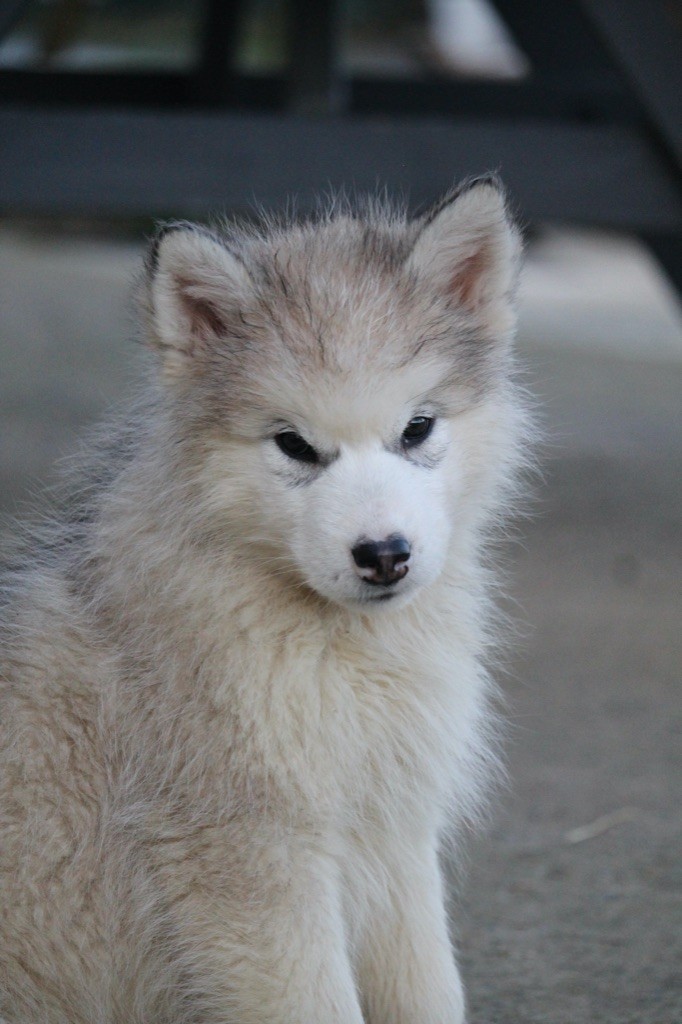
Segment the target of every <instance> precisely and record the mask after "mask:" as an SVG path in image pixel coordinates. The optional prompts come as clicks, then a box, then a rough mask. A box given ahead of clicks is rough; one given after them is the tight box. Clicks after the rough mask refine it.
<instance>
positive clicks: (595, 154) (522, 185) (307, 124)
mask: <svg viewBox="0 0 682 1024" xmlns="http://www.w3.org/2000/svg"><path fill="white" fill-rule="evenodd" d="M496 5H497V7H498V9H499V11H500V13H501V14H502V16H503V17H504V18H505V20H506V21H507V23H508V24H509V26H510V28H511V30H512V31H513V32H514V34H515V36H516V38H517V39H518V41H519V44H520V46H521V47H522V49H523V50H524V51H525V52H526V53H527V55H528V57H529V59H530V61H531V64H532V67H533V74H532V76H531V77H530V78H529V79H528V80H527V81H523V82H518V83H517V82H511V83H494V82H473V81H457V80H453V79H449V78H445V77H438V76H435V75H431V76H427V77H424V78H423V79H421V80H419V81H404V80H389V79H370V78H367V77H364V78H363V77H359V78H358V77H356V78H352V79H346V78H344V77H342V76H341V75H340V74H339V70H338V65H337V60H336V50H337V43H338V35H339V33H338V27H339V26H338V19H339V6H338V3H337V2H334V0H290V4H289V10H290V35H291V39H290V43H291V45H290V53H291V66H290V71H289V73H288V75H286V76H283V77H279V78H278V77H265V78H259V77H256V76H251V77H249V76H244V75H238V74H235V73H234V71H233V70H232V69H233V63H234V62H233V59H232V57H233V54H232V52H231V48H232V47H233V46H234V41H235V39H236V38H237V28H238V24H239V18H240V16H241V8H242V5H241V4H240V3H238V2H233V3H229V2H226V0H211V2H209V3H207V5H206V11H205V18H204V23H203V26H204V30H203V37H202V42H201V47H200V49H201V55H200V60H199V63H198V67H197V69H196V70H195V71H194V72H193V73H187V74H182V73H174V72H173V73H171V72H168V73H153V74H124V73H85V72H69V73H67V72H59V73H56V72H44V71H35V72H34V71H9V70H7V71H2V72H0V165H1V166H0V210H3V211H5V212H11V211H23V212H36V213H37V212H39V213H41V214H50V213H61V214H63V213H88V214H92V213H100V214H104V215H110V214H133V215H140V214H146V215H168V214H173V213H182V214H185V215H193V216H202V215H205V214H206V213H208V212H209V211H210V210H214V209H216V208H226V207H228V208H231V209H234V208H238V207H244V206H248V205H249V204H250V203H251V202H252V201H253V200H254V199H256V200H259V201H262V202H265V203H266V204H270V203H279V202H280V201H281V200H282V199H283V198H284V197H285V196H286V195H287V194H290V193H291V192H296V193H299V194H302V195H303V197H304V199H303V205H305V197H306V195H308V194H310V193H312V192H314V191H317V190H319V189H320V188H321V187H322V188H324V187H325V186H327V185H337V186H339V185H346V186H351V187H357V188H359V189H365V188H370V189H371V188H374V187H375V186H376V184H377V183H381V184H386V185H387V186H388V187H389V188H391V189H398V190H401V191H403V192H405V193H407V194H409V197H410V199H411V200H413V201H415V202H422V201H424V200H428V199H429V198H432V197H433V196H434V195H436V194H437V193H438V192H440V191H442V190H443V189H444V188H446V187H447V186H448V185H449V184H450V182H451V181H452V180H453V179H454V178H456V177H458V176H460V175H464V174H469V173H475V172H478V171H481V170H484V169H487V168H496V169H499V170H501V172H502V174H503V176H504V177H505V179H507V180H508V182H509V184H510V186H511V189H512V191H513V193H514V194H515V195H516V196H517V198H518V201H519V204H520V207H521V210H522V212H523V215H524V216H525V217H526V218H527V219H529V220H533V219H536V218H558V219H570V220H577V221H583V222H587V223H598V224H606V225H613V226H617V227H622V228H626V229H630V230H633V231H636V232H639V233H640V234H641V235H642V236H643V237H644V238H646V240H647V241H648V242H649V243H650V244H651V245H652V247H653V249H654V250H655V251H656V252H657V254H658V255H659V257H660V258H661V259H662V261H663V262H664V264H665V266H666V268H667V270H668V272H669V273H670V274H671V276H672V277H673V278H674V279H675V280H676V282H677V283H678V284H679V285H680V286H682V118H681V117H680V97H681V96H682V66H681V65H680V62H679V59H678V47H677V45H676V38H675V32H676V27H675V24H674V23H673V22H672V21H671V20H670V19H671V13H670V11H671V5H670V3H669V0H554V2H539V0H496ZM12 6H13V7H14V8H16V7H17V4H16V0H13V4H12ZM0 14H2V11H1V10H0Z"/></svg>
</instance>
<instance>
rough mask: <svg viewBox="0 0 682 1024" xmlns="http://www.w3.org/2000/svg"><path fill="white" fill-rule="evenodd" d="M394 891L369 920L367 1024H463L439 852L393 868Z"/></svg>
mask: <svg viewBox="0 0 682 1024" xmlns="http://www.w3.org/2000/svg"><path fill="white" fill-rule="evenodd" d="M391 876H392V877H391V892H390V894H389V896H388V898H386V899H382V901H381V903H380V905H378V906H377V907H376V909H375V910H373V912H372V913H371V914H370V915H368V918H369V920H368V922H367V924H366V926H365V934H364V939H363V942H362V946H361V950H362V952H361V958H360V990H361V993H362V1001H363V1006H364V1008H365V1013H366V1019H367V1022H368V1024H462V1022H463V1020H464V996H463V992H462V984H461V981H460V977H459V971H458V969H457V965H456V963H455V959H454V956H453V953H452V948H451V945H450V940H449V936H448V929H447V920H446V913H445V907H444V897H443V884H442V879H441V873H440V867H439V864H438V857H437V854H436V851H435V848H433V847H429V848H428V849H426V850H424V851H420V852H419V853H417V852H413V854H412V856H410V857H409V861H408V859H407V858H403V857H401V858H400V859H399V860H398V862H397V866H396V865H394V864H392V866H391Z"/></svg>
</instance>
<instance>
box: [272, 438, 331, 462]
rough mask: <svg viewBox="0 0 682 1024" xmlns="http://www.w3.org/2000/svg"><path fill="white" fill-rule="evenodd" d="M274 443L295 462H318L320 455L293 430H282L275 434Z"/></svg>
mask: <svg viewBox="0 0 682 1024" xmlns="http://www.w3.org/2000/svg"><path fill="white" fill-rule="evenodd" d="M275 444H276V445H277V447H278V448H279V450H280V451H281V452H284V454H285V455H288V456H289V458H290V459H296V461H297V462H319V461H320V457H319V455H318V454H317V452H316V451H315V449H314V448H313V446H312V445H311V444H308V442H307V441H306V440H305V439H304V438H302V437H301V435H300V434H297V433H296V431H295V430H282V431H281V433H279V434H275Z"/></svg>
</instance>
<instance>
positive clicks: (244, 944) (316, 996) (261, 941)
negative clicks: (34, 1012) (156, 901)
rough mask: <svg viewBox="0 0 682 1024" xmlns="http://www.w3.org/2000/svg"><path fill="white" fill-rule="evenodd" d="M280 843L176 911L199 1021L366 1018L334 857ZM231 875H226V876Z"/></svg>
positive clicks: (291, 1022)
mask: <svg viewBox="0 0 682 1024" xmlns="http://www.w3.org/2000/svg"><path fill="white" fill-rule="evenodd" d="M295 845H297V848H296V849H291V848H289V847H288V845H285V844H283V843H280V844H279V845H278V847H277V849H276V850H275V851H274V852H273V850H272V849H271V850H269V851H266V850H264V849H261V850H260V851H259V850H258V849H252V850H251V851H249V856H248V857H245V856H244V853H243V852H242V855H241V856H240V857H239V863H235V862H234V861H232V863H229V862H228V864H229V867H228V871H227V873H226V876H225V879H226V881H227V885H226V886H225V888H222V889H221V888H219V887H216V888H213V887H211V889H209V890H208V891H207V890H206V889H205V888H204V891H203V893H202V895H201V896H200V897H197V894H196V893H193V894H192V895H191V896H190V895H189V894H188V896H187V898H186V899H184V900H182V902H181V904H180V905H178V908H177V909H178V911H179V912H178V913H176V915H175V922H176V928H177V930H178V932H180V937H181V944H182V947H183V951H184V956H183V957H182V959H183V960H184V963H183V964H182V966H183V968H184V970H185V973H186V974H187V975H188V976H189V977H190V978H191V983H190V989H191V991H192V992H193V993H194V995H190V996H189V1000H188V1002H189V1011H190V1015H191V1019H192V1020H194V1019H195V1017H196V1019H200V1020H201V1021H202V1024H256V1022H258V1024H260V1022H265V1021H267V1022H268V1024H363V1017H362V1012H361V1010H360V1003H359V998H358V995H357V990H356V985H355V980H354V978H353V974H352V970H351V966H350V960H349V957H348V952H347V948H346V934H345V929H344V922H343V916H342V909H341V900H340V889H339V883H338V877H337V869H336V866H335V864H334V862H333V860H332V859H331V858H328V857H326V856H322V855H320V854H319V853H312V852H311V851H310V849H307V850H302V849H301V848H300V844H295ZM228 880H229V881H228Z"/></svg>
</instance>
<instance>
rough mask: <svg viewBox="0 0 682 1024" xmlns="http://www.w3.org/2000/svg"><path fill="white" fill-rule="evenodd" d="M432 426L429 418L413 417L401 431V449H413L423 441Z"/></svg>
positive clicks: (432, 422) (431, 420)
mask: <svg viewBox="0 0 682 1024" xmlns="http://www.w3.org/2000/svg"><path fill="white" fill-rule="evenodd" d="M433 424H434V420H433V418H432V417H431V416H414V417H413V418H412V419H411V420H410V422H409V423H408V424H407V426H406V427H405V429H404V430H403V436H402V441H403V447H404V448H414V447H415V446H416V445H418V444H421V443H422V441H425V440H426V438H427V437H428V436H429V434H430V433H431V431H432V430H433Z"/></svg>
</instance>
